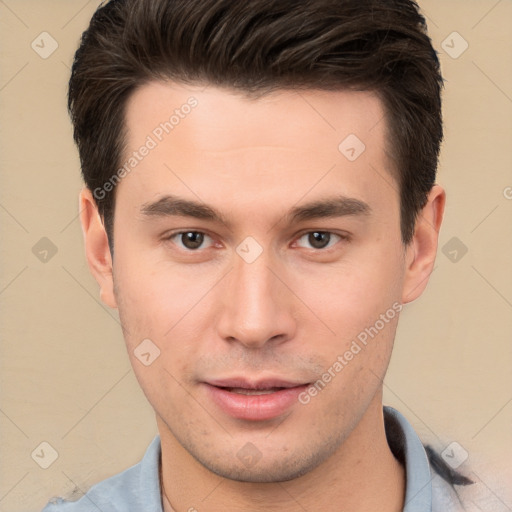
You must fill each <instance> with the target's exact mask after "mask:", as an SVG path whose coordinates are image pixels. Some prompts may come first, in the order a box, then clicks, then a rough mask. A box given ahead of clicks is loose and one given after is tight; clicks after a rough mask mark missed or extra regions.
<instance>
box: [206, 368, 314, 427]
mask: <svg viewBox="0 0 512 512" xmlns="http://www.w3.org/2000/svg"><path fill="white" fill-rule="evenodd" d="M203 384H204V387H205V391H206V393H207V394H208V397H209V398H210V399H211V401H212V402H213V403H214V404H215V405H216V406H217V407H218V408H219V409H220V410H221V411H222V412H223V413H224V414H227V415H228V416H231V417H233V418H237V419H241V420H248V421H264V420H270V419H273V418H277V417H279V416H282V415H283V414H285V413H289V412H290V411H291V409H293V406H294V405H296V403H297V401H298V397H299V395H300V393H302V392H303V391H305V390H306V388H307V387H308V386H309V385H310V383H302V382H292V381H285V380H281V379H266V380H259V381H249V380H247V379H244V378H232V379H224V380H211V381H208V382H204V383H203Z"/></svg>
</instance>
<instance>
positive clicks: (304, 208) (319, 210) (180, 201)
mask: <svg viewBox="0 0 512 512" xmlns="http://www.w3.org/2000/svg"><path fill="white" fill-rule="evenodd" d="M140 212H141V214H142V215H143V216H144V217H146V218H150V217H173V216H182V217H194V218H196V219H201V220H208V221H212V222H219V223H222V224H225V225H229V222H228V221H227V219H225V218H224V216H223V215H222V214H221V213H220V212H218V211H217V210H216V209H215V208H212V207H211V206H208V205H206V204H204V203H201V202H197V201H193V200H190V199H184V198H181V197H177V196H173V195H165V196H163V197H161V198H160V199H158V200H157V201H154V202H149V203H144V204H143V205H142V206H141V208H140ZM371 212H372V209H371V207H370V205H369V204H367V203H365V202H364V201H361V200H360V199H355V198H351V197H345V196H342V195H341V196H334V197H328V198H325V199H319V200H316V201H312V202H310V203H306V204H304V205H301V206H295V207H293V208H292V209H291V210H290V211H289V212H287V213H286V214H285V215H284V217H283V218H284V219H285V221H288V222H289V223H290V224H291V223H293V222H303V221H307V220H315V219H321V218H335V217H345V216H359V215H361V216H366V215H369V214H371Z"/></svg>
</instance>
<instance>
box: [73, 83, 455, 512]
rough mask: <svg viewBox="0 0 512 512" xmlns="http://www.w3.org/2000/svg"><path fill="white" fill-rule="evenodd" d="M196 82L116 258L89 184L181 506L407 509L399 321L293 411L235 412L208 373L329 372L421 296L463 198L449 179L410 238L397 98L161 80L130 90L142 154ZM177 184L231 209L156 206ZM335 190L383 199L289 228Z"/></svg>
mask: <svg viewBox="0 0 512 512" xmlns="http://www.w3.org/2000/svg"><path fill="white" fill-rule="evenodd" d="M190 96H194V97H195V98H196V99H197V100H198V106H197V107H196V108H195V109H193V110H192V112H191V113H190V114H189V115H188V116H186V118H185V119H182V120H181V121H180V124H179V125H178V126H176V127H175V129H174V130H173V131H172V132H171V133H170V134H169V135H167V136H166V137H165V138H164V139H163V140H162V141H161V142H160V143H159V144H158V146H157V147H156V148H154V149H153V150H152V151H151V152H150V153H149V154H148V156H146V157H145V158H144V159H143V160H142V161H141V162H140V163H139V164H138V165H137V167H136V170H134V171H132V172H131V173H130V174H128V175H127V176H126V177H125V178H124V179H123V180H122V181H121V182H120V183H119V184H118V185H117V187H116V209H115V221H114V238H115V251H114V261H112V259H111V254H110V252H109V249H108V243H107V236H106V233H105V230H104V227H103V224H102V219H101V218H100V216H99V214H98V211H97V208H96V205H95V201H94V199H93V197H92V195H91V191H90V190H88V189H87V188H85V189H83V191H82V192H81V194H80V205H81V210H82V213H81V223H82V227H83V232H84V237H85V248H86V255H87V260H88V263H89V266H90V269H91V272H92V273H93V275H94V277H95V278H96V280H97V282H98V284H99V286H100V290H101V292H100V295H101V298H102V300H103V301H104V303H105V304H107V305H108V306H110V307H112V308H118V310H119V315H120V319H121V323H122V326H123V332H124V337H125V340H126V344H127V349H128V354H129V356H130V358H131V362H132V365H133V369H134V372H135V374H136V376H137V379H138V380H139V382H140V385H141V387H142V389H143V390H144V392H145V394H146V396H147V398H148V400H149V401H150V403H151V404H152V406H153V408H154V409H155V412H156V418H157V425H158V429H159V433H160V436H161V442H162V477H163V483H164V487H165V493H166V495H167V496H168V498H169V501H170V502H171V503H172V506H173V508H174V509H175V510H176V511H182V510H183V511H186V510H191V509H193V508H195V509H197V510H198V511H206V510H207V511H212V512H213V511H225V510H251V511H264V510H280V511H285V512H286V511H299V510H301V511H302V510H304V509H306V510H324V511H339V510H345V511H351V512H358V511H368V510H379V511H382V512H388V511H389V512H391V511H399V510H402V507H403V497H404V489H405V482H404V470H403V468H402V466H401V465H400V464H399V463H398V462H397V460H396V459H395V458H394V457H393V455H392V453H391V451H390V449H389V447H388V444H387V441H386V437H385V432H384V423H383V412H382V379H383V377H384V375H385V372H386V369H387V366H388V362H389V358H390V356H391V351H392V346H393V340H394V337H395V331H396V327H397V322H398V316H399V315H396V316H395V317H394V318H393V319H391V320H389V321H388V322H387V323H386V324H385V327H384V328H383V329H381V330H380V331H379V333H378V335H377V336H375V337H374V338H373V339H372V340H371V341H370V342H369V343H368V345H367V346H366V347H365V348H364V349H363V350H361V351H360V352H359V353H358V354H357V355H356V356H354V358H353V359H352V360H351V361H350V362H348V364H347V365H346V366H344V368H343V370H342V371H340V372H339V373H337V374H336V377H335V378H333V379H332V380H331V382H329V383H328V385H327V386H325V388H324V389H323V390H322V391H321V392H320V393H318V395H317V396H315V397H313V398H312V399H311V401H310V402H309V403H308V404H306V405H303V404H301V403H299V402H297V403H294V404H293V405H292V406H291V407H290V408H289V409H288V410H287V411H286V414H282V415H280V416H279V417H277V418H273V419H270V420H265V421H249V420H241V419H238V418H233V417H231V416H229V415H228V414H226V413H224V412H223V411H222V410H221V409H220V408H218V406H217V405H216V404H214V403H213V402H212V401H211V400H210V399H209V397H208V395H207V393H206V391H205V388H204V385H203V384H202V383H203V382H204V381H205V380H209V379H214V378H216V379H219V378H226V377H233V376H244V377H246V378H253V379H261V378H266V377H270V376H272V377H281V378H283V379H286V380H293V381H294V382H302V383H304V382H315V381H316V380H317V379H319V378H320V377H321V375H322V373H323V372H325V371H326V370H327V369H328V368H329V367H332V365H333V363H334V362H335V361H336V360H337V357H338V356H339V355H340V354H344V353H345V351H346V350H348V349H349V348H350V344H351V342H352V341H353V340H354V339H356V337H357V335H358V334H359V333H361V332H362V331H364V329H365V328H366V327H369V326H372V325H374V324H375V322H376V321H377V320H378V319H379V317H380V315H381V314H385V312H386V311H387V310H388V309H389V308H391V307H392V305H393V304H394V303H397V304H406V303H408V302H411V301H413V300H415V299H416V298H417V297H419V296H420V295H421V293H422V292H423V290H424V289H425V286H426V285H427V282H428V278H429V276H430V273H431V272H432V269H433V266H434V260H435V256H436V250H437V244H438V234H439V229H440V225H441V221H442V216H443V211H444V204H445V192H444V191H443V189H442V188H441V187H440V186H439V185H435V186H434V187H433V188H432V190H431V192H430V194H429V197H428V202H427V204H426V206H425V207H424V208H423V210H422V211H421V214H420V216H419V218H418V221H417V223H416V228H415V233H414V238H413V240H412V242H411V243H410V244H409V245H407V246H404V244H403V243H402V240H401V237H400V216H399V195H398V185H397V183H396V181H395V180H394V178H393V172H392V167H391V163H390V161H389V159H388V157H387V155H386V152H385V149H388V147H387V145H386V122H385V119H384V112H383V107H382V104H381V102H380V100H379V98H378V97H377V96H375V95H373V94H371V93H369V92H348V91H337V92H322V91H315V90H310V91H302V92H301V93H300V94H297V93H295V92H293V91H280V92H277V93H272V94H271V95H267V96H265V97H262V98H260V99H248V98H246V97H244V96H242V95H241V94H235V93H234V92H232V91H228V90H221V89H217V88H213V87H208V88H206V89H200V88H198V87H191V86H188V87H184V86H181V85H180V86H179V85H176V84H171V83H157V82H153V83H149V84H146V85H144V86H143V87H141V88H140V89H138V90H137V91H136V92H135V93H134V94H133V95H132V96H131V97H130V99H129V101H128V104H127V110H126V125H127V128H128V139H127V147H126V154H127V155H129V154H131V152H132V151H134V150H136V149H137V148H139V147H140V146H141V145H142V144H143V143H144V141H145V140H146V138H147V136H148V135H149V134H151V133H152V131H153V130H154V129H155V127H156V126H158V125H159V123H161V122H162V121H164V120H165V119H168V117H169V115H170V114H171V113H172V111H173V110H174V109H175V108H179V106H180V105H183V104H184V103H186V101H187V99H188V98H189V97H190ZM349 134H356V135H357V137H358V138H359V139H360V140H362V141H363V142H364V144H365V146H366V150H365V151H364V152H363V153H362V154H361V155H360V156H359V158H357V159H356V160H355V161H353V162H350V161H349V160H348V159H347V158H345V156H343V155H342V154H341V153H340V151H339V150H338V146H339V144H340V142H341V141H342V140H343V139H345V137H346V136H347V135H349ZM165 194H173V195H175V196H179V197H181V198H185V199H189V200H194V201H198V202H201V203H203V204H207V205H209V206H210V207H212V208H215V209H216V210H217V211H218V212H220V213H221V214H222V216H223V220H224V222H217V221H210V220H204V219H197V218H194V217H190V216H147V215H143V214H142V213H141V207H142V206H143V205H147V204H148V203H151V202H153V201H156V200H158V199H159V198H161V197H162V196H163V195H165ZM333 195H343V196H346V197H349V198H355V199H358V200H360V201H364V202H365V203H367V205H368V206H369V207H370V213H369V214H367V215H362V214H359V215H356V214H354V215H345V216H341V217H332V218H322V217H320V218H316V219H310V220H305V221H300V222H288V220H289V219H288V217H286V214H287V212H289V210H290V209H291V208H293V207H296V206H300V205H304V204H305V203H308V202H311V201H314V200H323V199H326V198H331V197H333ZM178 231H199V232H202V233H206V234H207V235H208V237H205V239H204V243H203V245H202V246H201V247H200V248H199V249H196V250H195V251H194V250H191V249H187V248H186V246H184V245H183V238H181V237H179V236H176V237H174V238H171V239H167V240H165V239H164V237H165V236H167V237H169V236H170V235H172V234H174V233H176V232H178ZM314 231H322V232H330V233H334V235H331V239H330V241H329V244H328V246H327V247H326V248H318V246H314V245H313V243H314V240H313V243H312V241H311V237H310V236H308V233H311V232H314ZM336 235H345V236H348V238H347V239H343V238H341V237H337V236H336ZM248 236H251V237H253V238H254V239H255V240H256V241H257V242H258V244H259V246H260V247H261V248H262V253H261V254H260V255H259V257H258V258H257V259H256V260H255V261H254V262H252V263H247V262H246V261H245V260H244V259H243V258H242V257H240V256H239V254H238V253H237V252H236V249H237V246H238V245H239V244H240V243H241V242H242V241H243V240H244V239H245V238H246V237H248ZM146 338H149V339H150V340H152V342H153V343H154V344H155V345H156V346H158V348H159V350H160V356H159V357H158V358H157V359H155V361H154V362H153V363H152V364H151V365H149V366H144V365H143V364H141V363H140V361H139V360H138V359H137V358H136V357H135V355H134V350H135V349H136V347H137V346H138V345H139V344H140V343H141V341H142V340H143V339H146ZM249 442H250V443H252V444H253V445H254V446H255V447H256V448H257V450H258V451H259V453H260V454H261V458H260V460H259V461H258V462H257V463H256V464H254V465H252V466H251V467H247V466H246V465H245V464H244V463H243V462H242V461H241V460H240V458H239V457H237V453H238V452H239V450H240V449H242V448H243V447H244V446H245V445H246V444H247V443H249Z"/></svg>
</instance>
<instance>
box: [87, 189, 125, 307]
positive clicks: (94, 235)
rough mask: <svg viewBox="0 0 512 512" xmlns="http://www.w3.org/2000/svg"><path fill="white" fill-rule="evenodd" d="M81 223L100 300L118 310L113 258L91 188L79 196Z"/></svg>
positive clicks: (88, 258) (88, 259) (90, 267)
mask: <svg viewBox="0 0 512 512" xmlns="http://www.w3.org/2000/svg"><path fill="white" fill-rule="evenodd" d="M79 208H80V223H81V224H82V232H83V234H84V244H85V255H86V257H87V263H88V265H89V269H90V271H91V274H92V275H93V276H94V278H95V279H96V281H97V282H98V284H99V286H100V299H101V300H102V301H103V302H104V303H105V304H106V305H107V306H109V307H111V308H117V302H116V299H115V296H114V280H113V276H112V256H111V254H110V247H109V245H108V237H107V232H106V231H105V226H104V225H103V221H102V219H101V216H100V214H99V212H98V207H97V205H96V201H95V199H94V197H93V195H92V193H91V191H90V189H89V188H87V187H85V188H83V189H82V191H81V192H80V196H79Z"/></svg>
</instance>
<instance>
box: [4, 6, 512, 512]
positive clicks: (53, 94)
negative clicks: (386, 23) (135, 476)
mask: <svg viewBox="0 0 512 512" xmlns="http://www.w3.org/2000/svg"><path fill="white" fill-rule="evenodd" d="M98 3H99V2H98V0H91V1H89V2H86V1H84V0H81V1H70V0H60V1H58V0H51V1H50V0H37V1H36V0H26V1H23V0H19V1H18V0H0V45H1V66H0V72H1V75H0V107H1V140H0V165H1V172H2V174H1V187H0V225H1V240H2V243H1V255H0V258H1V262H2V266H1V272H0V300H1V317H0V318H1V337H2V343H1V352H2V359H1V361H2V363H1V364H2V367H1V379H2V385H1V395H0V398H1V404H0V429H1V439H2V447H1V449H2V455H1V457H0V510H2V511H8V512H21V511H24V512H26V511H37V510H40V509H41V507H42V506H43V505H44V504H45V503H46V501H47V499H48V498H49V497H51V496H52V495H56V494H63V493H69V492H71V491H72V490H73V489H74V488H75V487H77V488H78V489H82V490H85V489H87V488H88V487H89V486H90V485H92V484H93V483H95V482H97V481H99V480H101V479H104V478H105V477H107V476H109V475H111V474H114V473H116V472H118V471H120V470H122V469H124V468H126V467H128V466H130V465H132V464H134V463H135V462H137V461H138V460H139V459H140V457H141V456H142V454H143V453H144V450H145V449H146V447H147V445H148V443H149V442H150V440H151V439H152V438H153V436H154V435H155V433H156V427H155V423H154V418H153V414H152V409H151V408H150V406H149V405H148V404H147V403H146V400H145V398H144V396H143V394H142V392H141V391H140V390H139V387H138V384H137V382H136V380H135V378H134V375H133V372H132V371H131V367H130V364H129V361H128V357H127V355H126V352H125V348H124V342H123V338H122V334H121V330H120V326H119V322H118V317H117V314H116V312H115V311H111V310H109V309H108V308H106V307H104V306H103V305H102V304H101V303H100V302H99V293H98V287H97V285H96V282H95V281H94V280H93V278H92V277H91V276H90V274H89V271H88V268H87V266H86V262H85V258H84V255H83V242H82V234H81V230H80V226H79V222H78V218H77V213H78V200H77V198H78V192H79V190H80V188H81V179H80V175H79V164H78V157H77V152H76V150H75V147H74V146H73V141H72V136H71V125H70V122H69V120H68V117H67V113H66V107H65V94H66V85H67V80H68V77H69V71H70V70H69V66H70V63H71V59H72V55H73V53H74V51H75V49H76V46H77V42H78V38H79V36H80V34H81V32H82V30H83V29H84V28H85V27H86V25H87V23H88V21H89V19H90V16H91V15H92V13H93V11H94V10H95V8H96V6H97V5H98ZM420 5H421V6H422V7H423V8H424V12H425V14H426V15H427V17H428V20H429V28H430V34H431V36H432V38H433V40H434V43H435V46H436V48H437V49H438V51H439V52H440V56H441V59H442V66H443V73H444V76H445V78H446V90H445V94H444V102H445V103H444V105H445V106H444V112H445V127H446V141H445V144H444V147H443V152H442V161H441V168H440V175H439V182H440V183H441V184H442V185H444V187H445V188H446V190H447V195H448V206H447V211H446V216H445V222H444V225H443V228H442V232H441V237H440V250H439V254H438V260H437V265H436V267H435V270H434V272H433V274H432V277H431V282H430V284H429V286H428V288H427V291H426V292H425V294H424V295H423V296H422V297H421V298H420V299H419V300H417V301H416V302H415V303H413V304H410V305H408V306H406V308H405V311H404V312H403V314H402V318H401V324H400V328H399V332H398V336H397V341H396V348H395V352H394V355H393V358H392V363H391V367H390V370H389V373H388V376H387V379H386V394H385V400H386V403H388V404H391V405H393V406H395V407H397V408H398V409H400V410H401V411H402V412H403V413H404V414H405V415H406V416H407V417H408V418H409V420H410V421H411V422H412V423H413V425H414V426H415V427H416V428H417V430H418V432H419V433H420V435H421V436H422V437H423V439H424V440H426V441H430V442H431V443H433V445H434V446H435V448H436V449H438V450H439V451H441V450H443V449H444V448H445V447H446V446H447V445H448V444H449V443H451V442H452V441H456V442H458V443H459V444H460V445H461V446H462V447H463V448H464V449H465V450H466V451H467V452H468V453H469V458H468V460H467V461H466V462H464V464H463V465H462V466H461V468H460V469H461V470H463V471H464V472H466V473H467V474H469V475H470V476H471V477H472V478H474V479H476V480H477V481H478V482H480V484H481V485H480V487H481V488H483V489H486V491H485V492H486V493H487V494H488V502H489V503H494V505H490V506H489V508H485V509H483V508H475V510H493V511H494V510H512V498H511V495H510V493H509V492H508V491H506V490H505V478H508V479H509V480H508V481H509V485H508V487H509V488H510V487H511V485H510V478H511V477H512V473H511V471H510V467H509V468H507V465H509V466H510V460H512V429H511V424H512V423H511V420H512V372H511V364H512V344H511V341H512V339H511V338H512V336H511V333H512V271H511V262H512V236H511V235H512V230H511V220H512V199H511V198H512V188H510V187H512V173H511V169H512V165H511V163H512V162H511V160H512V152H511V142H512V139H511V136H512V122H511V118H512V116H511V113H512V71H511V66H510V62H512V51H511V42H512V41H511V39H512V38H511V33H510V20H511V19H512V2H511V1H510V0H501V1H497V0H478V1H477V0H471V1H469V0H459V1H455V0H423V1H421V2H420ZM43 31H46V32H48V33H49V34H50V35H51V36H52V37H53V38H54V39H55V40H56V42H57V43H58V48H57V50H56V51H55V52H54V53H53V54H52V55H50V56H49V57H48V58H46V59H43V58H41V57H40V55H39V54H38V53H36V52H35V51H34V50H33V49H32V48H31V43H32V41H34V40H35V41H36V43H37V42H38V41H40V40H41V37H39V38H38V36H39V34H41V32H43ZM454 31H456V32H458V33H459V34H460V36H462V37H463V38H464V40H465V41H467V43H468V44H469V47H468V49H467V50H466V51H465V52H464V53H463V54H462V55H460V56H459V57H458V58H453V55H455V54H456V53H458V52H460V50H461V49H462V48H463V46H462V44H463V41H462V40H461V39H460V38H459V36H457V35H455V36H453V35H452V36H450V34H452V32H454ZM42 37H46V38H47V36H42ZM447 38H448V39H447ZM444 40H446V41H447V44H448V45H449V46H452V47H453V48H450V47H449V46H446V45H443V41H444ZM45 41H46V44H45V48H46V49H47V50H48V49H49V48H50V46H49V39H45ZM39 44H41V43H39ZM443 46H444V47H445V49H447V50H448V51H449V52H451V53H452V56H450V55H449V54H448V53H447V52H446V51H445V50H444V49H443ZM507 187H509V188H507ZM507 196H508V198H507ZM42 237H47V238H49V239H50V240H51V241H52V242H53V244H55V246H56V247H57V249H58V252H57V253H56V254H55V255H54V256H53V257H51V258H49V259H48V261H47V262H46V263H45V262H42V261H40V260H39V259H38V258H37V257H36V255H35V254H34V253H33V252H32V248H33V247H34V245H35V244H36V243H37V242H38V241H39V240H40V239H41V238H42ZM453 237H456V238H457V239H458V240H459V241H460V242H462V243H463V244H464V245H465V246H466V247H467V248H468V252H467V254H465V255H464V256H463V257H462V258H460V253H459V255H458V257H459V258H460V259H459V260H458V261H456V262H452V261H451V260H450V259H449V258H448V257H447V256H446V255H445V254H444V253H443V247H444V246H445V244H447V243H448V242H449V241H450V240H451V239H452V238H453ZM452 243H453V242H452ZM457 243H459V242H457ZM448 247H450V246H448ZM445 252H448V250H445ZM452 256H453V254H452ZM43 441H44V442H47V443H49V444H50V445H51V446H52V447H53V448H54V449H55V450H56V451H57V452H58V458H57V460H56V461H55V462H54V463H53V464H52V465H51V466H50V467H49V468H48V469H46V470H45V469H42V468H41V467H40V466H39V465H38V464H37V463H36V461H35V460H34V459H37V456H36V455H34V459H33V458H32V457H31V454H32V452H33V451H34V450H35V449H36V448H37V447H38V446H39V445H40V443H41V442H43ZM35 453H40V449H39V451H37V450H36V452H35ZM46 453H47V454H48V453H49V452H48V449H47V451H46ZM40 460H41V459H40ZM77 492H78V494H80V492H79V491H77ZM500 507H501V508H500Z"/></svg>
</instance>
